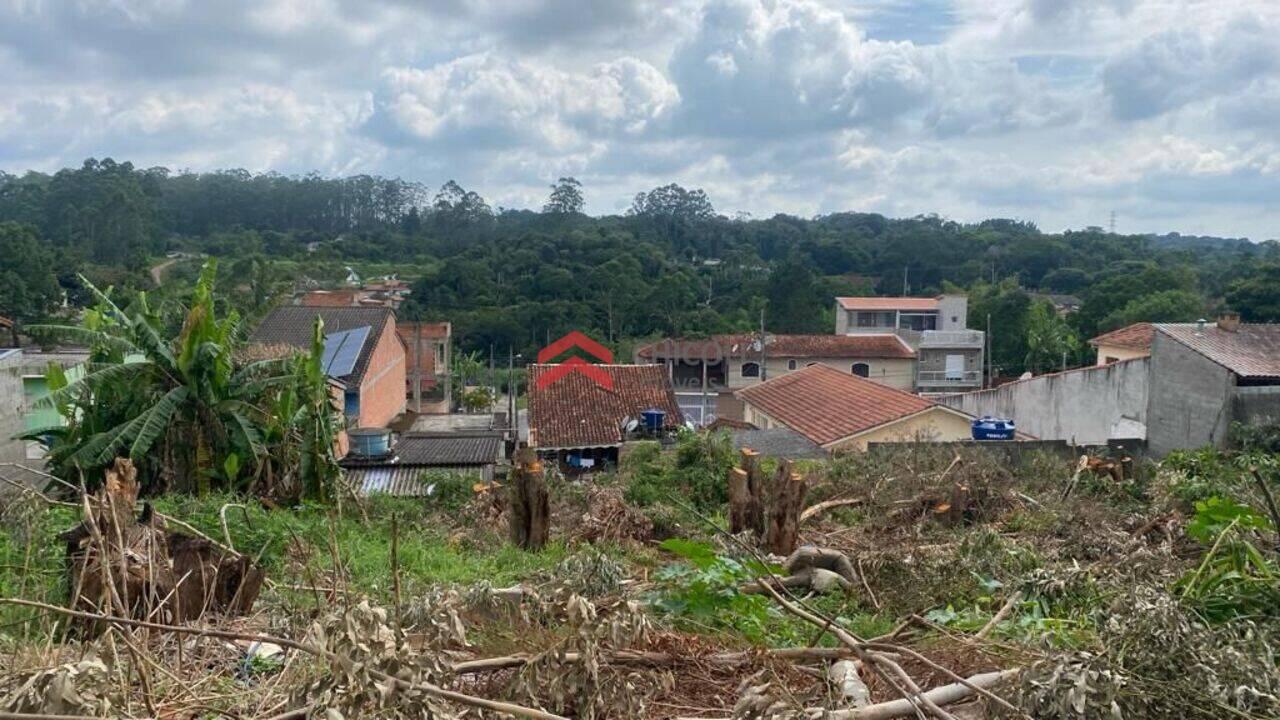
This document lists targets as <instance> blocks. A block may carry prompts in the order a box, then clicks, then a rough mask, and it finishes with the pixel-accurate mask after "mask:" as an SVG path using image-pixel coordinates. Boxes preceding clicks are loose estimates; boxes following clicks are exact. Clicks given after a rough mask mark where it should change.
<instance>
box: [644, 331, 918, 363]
mask: <svg viewBox="0 0 1280 720" xmlns="http://www.w3.org/2000/svg"><path fill="white" fill-rule="evenodd" d="M755 339H756V338H755V336H753V335H713V336H711V337H710V338H707V339H705V340H662V341H659V342H656V343H652V344H649V345H646V346H644V347H641V348H640V349H638V350H637V351H636V355H637V356H638V357H641V358H645V359H654V358H668V357H674V358H687V359H690V360H696V359H701V358H707V359H710V360H714V359H716V358H719V357H724V356H728V357H746V356H748V355H752V356H758V355H759V353H760V351H759V350H757V349H755V348H754V346H753V345H754V343H755ZM765 352H766V353H767V354H768V356H769V357H775V358H792V357H793V358H896V359H901V360H910V359H911V358H913V357H915V356H916V354H915V352H914V351H912V350H911V347H910V346H909V345H907V344H906V343H905V342H903V341H902V339H901V338H899V337H898V336H897V335H893V334H889V333H885V334H867V335H770V336H769V343H768V344H767V345H766V346H765Z"/></svg>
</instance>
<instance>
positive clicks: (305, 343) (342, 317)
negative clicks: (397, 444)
mask: <svg viewBox="0 0 1280 720" xmlns="http://www.w3.org/2000/svg"><path fill="white" fill-rule="evenodd" d="M317 317H319V318H320V319H321V320H322V321H323V322H324V333H325V342H326V362H327V363H328V372H329V374H330V377H331V378H332V379H333V380H335V381H336V382H337V383H338V384H340V385H341V387H342V394H343V413H344V414H345V415H346V418H347V425H348V427H372V428H378V427H386V426H387V425H389V424H390V423H391V421H392V420H394V419H395V418H396V416H397V415H399V414H400V413H402V412H404V409H405V346H404V343H403V342H402V341H401V340H400V337H399V336H398V335H397V334H396V318H395V314H394V313H392V312H391V310H390V308H384V307H371V308H370V307H305V306H301V305H286V306H283V307H278V308H276V309H275V310H273V311H271V314H270V315H267V317H266V318H264V319H263V320H262V322H261V323H259V325H258V327H257V328H255V329H254V331H253V334H252V335H250V336H249V342H250V344H251V345H256V346H259V347H267V348H271V347H278V346H288V347H293V348H297V349H299V350H306V349H308V348H309V347H310V346H311V333H312V328H313V327H314V324H315V319H316V318H317Z"/></svg>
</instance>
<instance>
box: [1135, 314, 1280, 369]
mask: <svg viewBox="0 0 1280 720" xmlns="http://www.w3.org/2000/svg"><path fill="white" fill-rule="evenodd" d="M1156 329H1158V330H1159V331H1160V332H1162V333H1164V334H1165V335H1168V336H1169V337H1171V338H1173V339H1174V340H1177V341H1178V342H1180V343H1182V344H1183V345H1186V346H1187V347H1189V348H1191V349H1192V350H1195V351H1196V352H1198V353H1200V354H1201V355H1204V356H1205V357H1207V358H1209V359H1210V360H1212V361H1214V362H1216V363H1218V364H1219V365H1221V366H1223V367H1225V368H1226V369H1228V370H1230V371H1231V372H1233V373H1235V374H1236V375H1239V376H1241V377H1262V378H1273V377H1280V325H1263V324H1243V323H1242V324H1241V325H1240V326H1239V327H1238V328H1237V329H1236V330H1235V331H1234V332H1229V331H1227V330H1223V329H1222V328H1220V327H1218V326H1217V325H1215V324H1213V323H1207V324H1206V325H1205V327H1204V329H1201V328H1200V327H1199V325H1198V324H1197V323H1177V324H1174V323H1168V324H1165V323H1161V324H1158V325H1156Z"/></svg>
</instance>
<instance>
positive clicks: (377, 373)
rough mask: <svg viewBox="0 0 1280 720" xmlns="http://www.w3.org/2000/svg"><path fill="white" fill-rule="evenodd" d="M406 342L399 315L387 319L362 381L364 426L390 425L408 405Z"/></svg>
mask: <svg viewBox="0 0 1280 720" xmlns="http://www.w3.org/2000/svg"><path fill="white" fill-rule="evenodd" d="M404 388H405V351H404V343H403V342H401V340H400V338H399V336H398V335H396V321H395V318H390V319H388V320H387V323H386V325H384V326H383V328H382V334H381V335H380V336H379V337H378V343H377V345H375V346H374V349H373V355H372V356H371V357H370V358H369V369H368V370H367V371H365V375H364V382H362V383H361V384H360V427H386V426H387V425H389V424H390V423H391V421H392V420H394V419H395V417H396V416H397V415H399V414H400V413H402V412H404V407H405V397H404Z"/></svg>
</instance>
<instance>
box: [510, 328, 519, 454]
mask: <svg viewBox="0 0 1280 720" xmlns="http://www.w3.org/2000/svg"><path fill="white" fill-rule="evenodd" d="M507 427H508V428H509V429H510V430H511V438H512V440H514V441H515V442H514V445H519V444H520V417H519V415H517V414H516V351H515V348H512V347H508V348H507Z"/></svg>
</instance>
